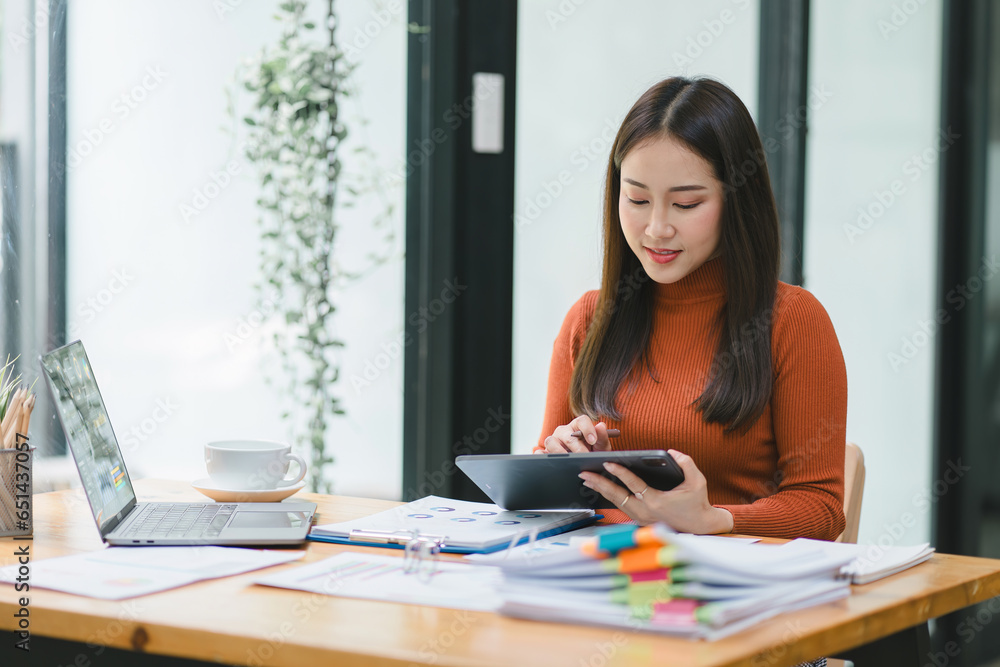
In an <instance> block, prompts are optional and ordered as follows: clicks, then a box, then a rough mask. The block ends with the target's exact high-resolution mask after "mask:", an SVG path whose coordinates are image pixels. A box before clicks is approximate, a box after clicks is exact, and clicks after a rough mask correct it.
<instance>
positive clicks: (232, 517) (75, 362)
mask: <svg viewBox="0 0 1000 667" xmlns="http://www.w3.org/2000/svg"><path fill="white" fill-rule="evenodd" d="M40 360H41V363H42V369H43V370H44V371H45V372H44V375H45V379H46V381H47V382H48V385H49V390H50V391H51V393H52V398H53V400H54V402H55V405H56V411H57V412H58V413H59V420H60V421H61V422H62V427H63V431H65V433H66V442H67V443H69V448H70V451H72V452H73V459H74V460H75V461H76V467H77V469H78V470H79V471H80V479H81V480H82V481H83V488H84V490H85V492H86V494H87V500H89V501H90V508H91V510H92V511H93V514H94V520H95V521H96V522H97V528H98V530H99V531H100V533H101V539H103V540H104V541H105V542H106V543H108V544H111V545H114V546H143V547H145V546H171V545H227V546H228V545H275V544H300V543H302V542H304V541H305V539H306V534H307V533H308V532H309V526H310V523H311V522H312V517H313V514H314V513H315V511H316V503H307V502H290V501H285V502H280V503H215V502H204V503H140V502H136V498H135V492H134V491H133V490H132V481H131V479H130V478H129V474H128V469H127V468H126V467H125V460H124V459H123V458H122V452H121V448H120V447H119V446H118V439H117V438H116V437H115V433H114V430H113V429H112V428H111V421H110V420H109V419H108V412H107V410H106V409H105V407H104V399H103V398H102V397H101V392H100V390H99V389H98V388H97V380H96V379H95V378H94V372H93V369H92V368H91V366H90V360H89V359H88V358H87V352H86V350H84V348H83V343H81V342H80V341H75V342H73V343H70V344H69V345H65V346H63V347H60V348H58V349H56V350H53V351H52V352H49V353H48V354H45V355H42V356H41V357H40Z"/></svg>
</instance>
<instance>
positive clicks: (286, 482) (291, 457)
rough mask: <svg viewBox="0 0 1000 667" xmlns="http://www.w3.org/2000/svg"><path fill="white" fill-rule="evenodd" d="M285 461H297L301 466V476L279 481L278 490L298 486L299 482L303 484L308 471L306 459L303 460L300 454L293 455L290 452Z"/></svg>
mask: <svg viewBox="0 0 1000 667" xmlns="http://www.w3.org/2000/svg"><path fill="white" fill-rule="evenodd" d="M285 460H286V461H295V462H296V463H298V464H299V474H298V475H297V476H296V477H295V479H282V480H279V481H278V484H277V488H281V487H283V486H294V485H295V484H298V483H299V482H301V481H302V478H303V477H305V476H306V470H307V469H308V466H307V465H306V462H305V459H303V458H302V457H301V456H299V455H298V454H292V453H291V452H288V453H287V454H285Z"/></svg>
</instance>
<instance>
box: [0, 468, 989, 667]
mask: <svg viewBox="0 0 1000 667" xmlns="http://www.w3.org/2000/svg"><path fill="white" fill-rule="evenodd" d="M135 486H136V492H137V495H138V496H139V498H140V499H141V500H166V501H184V500H193V501H197V500H203V499H204V498H203V496H201V495H200V494H198V493H197V492H196V491H194V490H193V489H191V488H190V487H189V486H187V485H186V484H183V483H180V482H168V481H157V480H140V481H138V482H137V483H136V485H135ZM296 498H300V499H309V500H312V501H315V502H317V503H318V504H319V512H320V513H321V519H320V521H321V522H324V523H325V522H332V521H345V520H348V519H353V518H357V517H360V516H364V515H367V514H370V513H373V512H376V511H381V510H383V509H386V508H389V507H392V506H394V505H396V504H397V503H393V502H390V501H381V500H365V499H359V498H347V497H339V496H319V495H313V494H299V495H297V496H296ZM33 509H34V521H35V536H34V539H33V541H31V542H15V541H14V540H13V539H11V538H3V539H0V554H2V555H0V565H8V564H11V563H13V562H15V558H14V557H13V553H14V550H15V545H23V544H29V545H30V549H31V558H32V561H37V560H41V559H43V558H51V557H54V556H60V555H65V554H71V553H77V552H82V551H90V550H95V549H100V548H102V543H101V541H100V538H99V537H98V534H97V529H96V527H95V526H94V522H93V519H92V517H91V515H90V511H89V507H88V506H87V504H86V500H85V498H84V496H83V492H82V490H80V489H76V490H73V491H59V492H56V493H47V494H39V495H37V496H35V500H34V508H33ZM303 548H304V549H305V550H306V556H305V558H304V559H303V560H302V561H299V563H296V564H288V565H281V566H278V567H297V566H298V564H301V563H307V562H312V561H316V560H320V559H322V558H326V557H328V556H331V555H333V554H336V553H339V552H341V551H346V550H359V551H360V550H365V549H366V548H365V547H348V546H341V545H335V544H324V543H318V542H310V543H308V544H307V545H306V546H305V547H303ZM368 549H369V550H371V549H373V548H368ZM375 552H377V553H398V552H395V551H389V550H385V549H375ZM268 571H276V570H268ZM260 574H261V572H260V571H258V572H251V573H248V574H245V575H239V576H234V577H227V578H224V579H216V580H212V581H206V582H202V583H198V584H193V585H191V586H185V587H183V588H179V589H175V590H171V591H165V592H163V593H157V594H154V595H148V596H144V597H140V598H134V599H131V600H125V601H121V602H108V601H103V600H93V599H90V598H85V597H79V596H75V595H69V594H64V593H57V592H54V591H46V590H42V589H34V590H32V591H31V596H30V600H31V601H30V619H31V626H30V631H31V634H32V637H33V639H37V638H38V637H40V636H44V637H56V638H61V639H64V640H69V641H72V642H79V643H80V644H79V652H78V656H79V655H82V656H83V657H84V659H85V660H86V661H87V662H78V663H77V664H80V665H84V664H96V663H99V664H101V665H105V664H108V661H107V660H106V659H105V657H106V656H102V658H101V659H100V660H96V659H95V658H96V657H97V655H99V654H100V653H99V652H100V651H101V647H100V645H107V646H111V647H117V648H121V649H126V650H130V651H141V652H148V653H152V654H161V655H167V656H179V657H183V658H188V659H194V660H202V661H210V662H222V663H230V664H240V665H282V666H287V667H302V666H303V665H332V664H336V665H410V664H414V663H418V664H428V663H432V664H438V665H504V666H507V665H518V666H519V667H528V666H529V665H544V666H545V667H550V666H551V665H573V666H574V667H576V666H577V665H580V666H584V665H586V666H590V667H604V666H605V665H624V664H628V665H647V664H648V665H658V666H661V665H704V666H717V667H722V666H736V665H742V666H752V667H762V666H764V665H767V666H770V667H781V666H782V665H794V664H796V663H799V662H801V661H804V660H809V659H813V658H816V657H819V656H833V655H838V654H841V653H843V652H844V651H845V650H846V649H850V648H853V647H857V646H860V645H863V644H867V643H869V642H873V641H875V640H879V639H881V638H884V637H886V636H888V635H892V634H893V633H897V632H899V631H902V630H905V629H907V628H911V627H913V626H920V625H921V624H924V623H925V622H926V621H927V620H928V619H930V618H935V617H938V616H941V615H943V614H947V613H949V612H952V611H955V610H957V609H961V608H962V607H966V606H969V605H972V604H975V603H977V602H981V601H983V600H987V599H989V598H992V597H994V596H996V595H998V594H1000V560H990V559H983V558H970V557H963V556H950V555H944V554H935V555H934V557H933V558H932V559H931V560H930V561H929V562H927V563H924V564H922V565H919V566H917V567H915V568H912V569H910V570H908V571H906V572H904V573H901V574H898V575H895V576H893V577H889V578H887V579H884V580H882V581H880V582H876V583H874V584H869V585H867V586H857V587H855V588H854V591H853V594H852V595H851V596H850V597H849V598H847V599H844V600H840V601H837V602H834V603H830V604H825V605H822V606H818V607H813V608H811V609H807V610H804V611H801V612H797V613H794V614H785V615H782V616H778V617H776V618H774V619H771V620H769V621H767V622H764V623H762V624H760V625H758V626H756V627H754V628H753V629H751V630H749V631H745V632H742V633H740V634H738V635H734V636H732V637H729V638H726V639H723V640H720V641H717V642H711V643H707V642H691V641H687V640H678V639H672V638H667V637H660V636H656V635H653V634H644V633H630V632H621V631H616V630H611V629H607V628H594V627H584V626H574V625H563V624H555V623H537V622H530V621H523V620H518V619H513V618H506V617H503V616H499V615H496V614H491V613H475V612H466V611H456V610H452V609H439V608H433V607H418V606H413V605H404V604H389V603H383V602H374V601H367V600H354V599H349V598H337V597H329V596H323V595H314V594H309V593H303V592H299V591H291V590H281V589H275V588H267V587H263V586H255V585H252V583H251V582H252V581H253V580H254V579H255V578H256V577H259V576H260ZM18 597H19V594H16V593H15V592H14V588H13V587H12V586H9V585H6V584H0V630H3V631H6V632H4V633H3V636H4V637H5V641H6V640H7V639H9V638H10V637H12V635H10V634H9V633H10V632H12V631H13V630H14V629H15V624H14V620H15V619H14V618H13V616H12V613H13V612H14V611H15V610H16V609H17V608H18V606H17V598H18ZM11 644H12V641H11V642H7V643H5V645H3V646H0V663H2V664H5V665H8V664H10V662H9V661H8V657H9V656H12V655H14V654H15V650H14V649H13V647H12V645H11ZM16 653H20V652H16ZM15 657H16V656H15ZM919 657H920V658H923V659H924V660H923V661H924V662H926V656H919ZM147 660H149V658H143V659H142V661H141V662H137V663H136V664H146V661H147ZM12 662H14V664H24V663H19V662H17V661H12ZM63 664H67V663H63ZM894 664H900V663H898V662H896V663H894ZM921 664H922V663H921Z"/></svg>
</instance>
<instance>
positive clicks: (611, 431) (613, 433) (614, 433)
mask: <svg viewBox="0 0 1000 667" xmlns="http://www.w3.org/2000/svg"><path fill="white" fill-rule="evenodd" d="M621 434H622V432H621V431H619V430H618V429H616V428H609V429H608V437H609V438H617V437H618V436H620V435H621ZM569 435H570V437H571V438H582V437H583V431H573V432H572V433H570V434H569Z"/></svg>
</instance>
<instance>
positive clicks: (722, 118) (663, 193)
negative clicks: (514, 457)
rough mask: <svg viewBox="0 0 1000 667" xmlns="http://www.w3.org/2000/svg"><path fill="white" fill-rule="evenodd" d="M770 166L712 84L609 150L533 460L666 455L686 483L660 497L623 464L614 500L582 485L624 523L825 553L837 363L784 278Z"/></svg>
mask: <svg viewBox="0 0 1000 667" xmlns="http://www.w3.org/2000/svg"><path fill="white" fill-rule="evenodd" d="M765 158H766V155H765V153H764V150H763V148H762V146H761V142H760V139H759V137H758V135H757V130H756V128H755V126H754V124H753V120H752V119H751V117H750V114H749V112H748V111H747V109H746V107H745V106H744V105H743V103H742V102H741V101H740V100H739V98H737V97H736V95H735V94H734V93H733V92H732V91H731V90H730V89H729V88H727V87H726V86H724V85H723V84H721V83H719V82H717V81H712V80H709V79H694V80H692V79H686V78H680V77H676V78H671V79H667V80H665V81H662V82H660V83H658V84H656V85H655V86H653V87H652V88H650V89H649V90H648V91H646V93H644V94H643V95H642V97H641V98H639V100H638V101H637V102H636V103H635V105H634V106H633V107H632V109H631V110H630V111H629V113H628V115H627V116H626V117H625V120H624V121H623V122H622V125H621V128H620V129H619V131H618V135H617V137H616V138H615V143H614V146H613V148H612V151H611V156H610V158H609V160H608V167H607V180H606V183H605V203H604V269H603V275H602V279H601V288H600V290H599V291H593V292H588V293H586V294H584V295H583V297H582V298H581V299H580V300H579V301H577V302H576V304H574V306H573V307H572V308H571V309H570V311H569V313H568V314H567V316H566V319H565V321H564V322H563V325H562V329H561V330H560V332H559V335H558V337H557V338H556V341H555V345H554V347H553V353H552V363H551V368H550V371H549V384H548V397H547V400H546V407H545V421H544V426H543V429H542V436H541V438H540V440H539V444H538V446H537V447H536V448H535V451H536V452H565V451H588V450H602V449H611V448H614V449H667V450H668V451H669V452H670V454H671V456H673V457H674V459H675V460H676V461H677V463H678V464H679V465H680V467H681V469H682V470H683V471H684V476H685V480H684V482H683V483H682V484H681V485H680V486H678V487H676V488H675V489H673V490H670V491H660V490H657V489H648V488H644V487H646V485H645V484H644V483H643V482H642V480H640V479H639V478H638V477H636V476H635V475H633V474H631V473H630V472H629V471H628V470H627V469H625V468H623V467H622V466H619V465H616V464H608V465H607V466H606V467H607V469H608V471H609V472H611V473H612V474H613V475H615V476H616V477H618V479H619V480H621V481H622V482H623V483H624V485H622V484H616V483H614V482H612V481H610V480H608V479H606V478H604V477H602V476H600V475H597V474H594V473H583V474H581V477H582V478H583V479H584V484H585V485H586V486H588V487H590V488H592V489H595V490H596V491H598V492H599V493H601V495H603V496H604V497H605V498H607V499H608V500H610V501H611V502H613V503H615V505H617V506H618V507H620V508H621V510H622V511H623V512H624V514H620V515H619V516H618V519H619V520H629V519H631V520H634V521H637V522H639V523H649V522H654V521H664V522H666V523H667V524H668V525H670V526H672V527H673V528H675V529H676V530H680V531H684V532H692V533H728V532H736V533H745V534H751V535H761V536H773V537H783V538H794V537H814V538H820V539H827V540H833V539H836V537H837V536H838V535H839V534H840V533H841V532H842V531H843V529H844V523H845V521H844V512H843V496H844V442H845V428H846V416H847V374H846V369H845V366H844V358H843V354H842V353H841V350H840V345H839V343H838V342H837V336H836V333H835V332H834V329H833V325H832V324H831V322H830V318H829V316H828V315H827V313H826V311H825V310H824V309H823V307H822V306H821V305H820V303H819V302H818V301H817V300H816V299H815V297H813V296H812V295H811V294H810V293H809V292H807V291H805V290H804V289H802V288H799V287H796V286H793V285H788V284H786V283H782V282H779V281H778V267H779V259H780V248H779V239H780V234H779V228H778V216H777V212H776V210H775V203H774V197H773V195H772V193H771V184H770V179H769V178H768V174H767V166H766V161H765ZM610 428H615V429H620V430H621V437H619V438H617V439H615V440H610V439H609V438H608V429H610ZM574 431H580V432H581V433H582V435H581V436H579V437H574V436H573V435H572V433H573V432H574ZM612 513H614V512H613V511H612Z"/></svg>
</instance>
